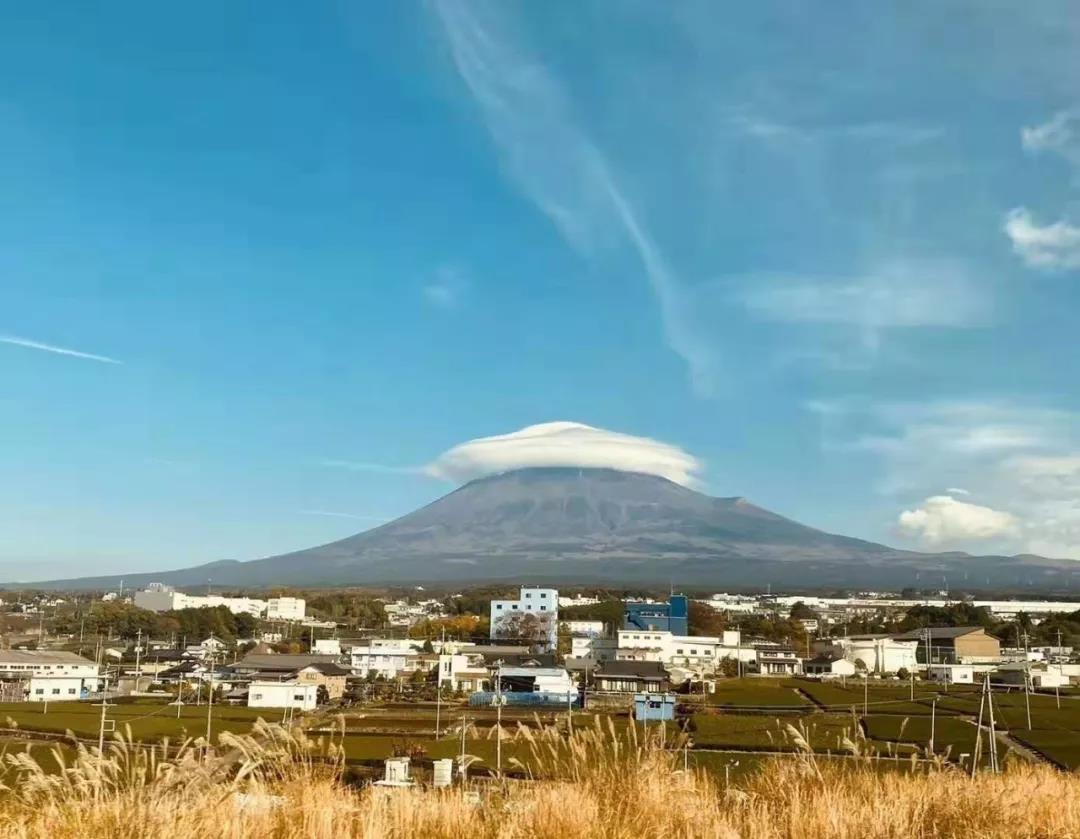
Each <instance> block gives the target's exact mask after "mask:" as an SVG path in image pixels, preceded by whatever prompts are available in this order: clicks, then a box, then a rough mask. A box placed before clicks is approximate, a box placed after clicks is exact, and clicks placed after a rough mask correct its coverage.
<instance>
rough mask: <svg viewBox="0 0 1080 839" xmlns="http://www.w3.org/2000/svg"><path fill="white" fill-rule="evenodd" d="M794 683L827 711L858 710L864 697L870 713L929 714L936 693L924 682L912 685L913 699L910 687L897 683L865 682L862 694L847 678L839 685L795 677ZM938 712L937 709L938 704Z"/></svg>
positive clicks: (856, 684)
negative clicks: (867, 683)
mask: <svg viewBox="0 0 1080 839" xmlns="http://www.w3.org/2000/svg"><path fill="white" fill-rule="evenodd" d="M795 684H797V685H798V688H799V690H801V691H804V692H805V693H806V694H808V695H809V696H810V697H812V698H813V699H814V701H815V702H817V703H819V704H820V705H822V706H824V707H825V708H826V709H827V710H830V711H843V710H845V709H849V708H852V707H854V708H855V710H856V711H857V712H859V713H862V709H863V702H864V699H865V702H866V707H867V709H868V710H869V711H870V713H882V714H903V715H905V716H920V715H923V714H926V715H929V713H930V702H931V700H932V699H933V698H934V697H936V696H937V692H936V690H931V689H928V688H927V687H926V686H925V685H916V687H915V700H914V701H912V700H911V688H910V687H908V686H906V685H905V686H902V687H901V686H899V685H880V684H878V685H876V684H873V683H871V684H869V685H867V686H866V692H865V695H864V693H863V685H862V684H861V682H860V683H855V682H854V680H849V681H848V684H847V685H846V686H845V685H842V684H838V683H836V682H816V681H811V680H809V679H807V680H799V681H798V682H796V683H795ZM938 712H939V713H941V708H940V707H939V709H938Z"/></svg>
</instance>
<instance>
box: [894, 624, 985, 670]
mask: <svg viewBox="0 0 1080 839" xmlns="http://www.w3.org/2000/svg"><path fill="white" fill-rule="evenodd" d="M896 639H897V640H900V641H916V642H917V643H918V648H917V655H918V659H919V661H920V662H921V663H923V664H926V663H930V664H996V663H997V662H999V661H1001V642H1000V641H999V640H998V639H997V638H995V637H994V636H993V635H988V634H987V633H986V630H985V629H983V628H982V627H981V626H931V627H927V628H925V629H916V630H912V631H911V632H907V633H905V634H903V635H897V636H896Z"/></svg>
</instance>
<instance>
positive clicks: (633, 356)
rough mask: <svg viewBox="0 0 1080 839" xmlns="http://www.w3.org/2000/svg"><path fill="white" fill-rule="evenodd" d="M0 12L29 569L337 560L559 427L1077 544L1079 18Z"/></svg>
mask: <svg viewBox="0 0 1080 839" xmlns="http://www.w3.org/2000/svg"><path fill="white" fill-rule="evenodd" d="M39 6H40V4H39ZM2 15H3V17H2V24H3V25H2V26H0V40H2V47H3V48H2V49H0V68H2V74H3V78H4V79H5V84H4V89H3V91H2V93H0V183H3V185H4V188H3V189H2V190H0V221H2V224H0V473H2V474H3V477H4V480H3V482H2V483H0V579H31V578H42V577H49V576H60V575H69V574H81V573H86V574H91V573H107V572H123V571H127V570H131V571H135V570H149V569H154V568H167V567H180V566H184V565H191V564H196V563H199V562H204V561H209V560H213V559H219V558H224V557H231V558H240V559H249V558H256V557H259V556H265V555H268V554H273V553H279V552H283V551H286V550H290V549H295V548H300V547H305V546H308V545H312V544H316V543H319V542H323V541H329V540H331V539H334V538H338V537H342V536H345V535H348V534H350V533H353V532H356V531H358V530H362V529H366V528H367V527H370V526H373V525H375V524H377V523H379V522H382V521H386V520H388V519H390V518H392V517H394V516H396V515H399V514H402V513H405V512H408V511H409V510H411V509H413V508H414V507H415V506H418V505H419V504H421V503H424V502H427V501H429V500H431V499H433V498H434V497H437V496H438V495H439V494H441V493H443V492H445V491H447V490H448V489H450V488H452V487H453V486H454V480H460V479H463V475H465V473H463V472H461V471H460V470H459V471H454V470H447V469H440V468H438V464H439V463H440V462H442V461H440V460H439V458H440V456H441V455H442V454H443V453H444V452H447V451H448V450H450V449H452V448H453V447H455V446H458V445H460V444H462V443H464V442H465V441H468V440H471V439H474V438H480V437H488V436H491V435H504V434H508V433H511V432H515V431H516V430H518V429H521V428H523V427H526V426H531V425H534V424H538V423H548V422H552V421H571V422H578V423H584V424H587V425H589V426H593V427H596V428H599V429H609V430H611V431H614V432H619V433H621V434H624V435H633V436H635V437H642V438H649V440H652V441H659V442H662V443H663V444H665V445H666V446H668V447H670V448H672V449H676V450H677V451H678V452H679V453H680V455H679V456H685V457H686V458H690V459H691V460H692V461H693V464H694V469H693V471H694V473H695V476H694V481H695V482H696V485H699V486H701V487H703V488H704V489H706V490H707V491H709V492H711V493H713V494H717V495H744V496H747V497H749V498H751V499H752V500H754V501H756V502H757V503H759V504H761V505H763V506H766V507H769V508H771V509H774V510H776V511H778V512H781V513H783V514H786V515H789V516H792V517H794V518H797V519H799V520H801V521H804V522H806V523H808V524H812V525H815V526H819V527H822V528H825V529H829V530H833V531H836V532H843V533H846V534H850V535H857V536H863V537H866V538H871V539H875V540H880V541H887V542H889V543H891V544H898V545H905V546H909V547H925V548H929V549H939V548H960V549H968V550H972V551H979V552H985V551H990V550H994V551H998V550H1003V551H1008V552H1010V553H1013V552H1022V551H1037V552H1041V553H1044V554H1048V555H1054V556H1069V557H1074V558H1080V501H1078V499H1080V423H1078V421H1077V420H1078V418H1080V389H1078V388H1077V387H1076V382H1077V380H1078V374H1080V351H1078V345H1077V338H1076V329H1077V316H1078V314H1080V110H1078V109H1080V101H1078V94H1077V90H1078V89H1080V88H1078V81H1080V21H1078V20H1077V18H1076V16H1075V14H1071V13H1070V12H1069V4H1068V3H1065V2H1061V3H1052V2H1048V3H1042V4H1038V5H1037V6H1035V7H1031V8H1025V9H1024V11H1023V14H1019V13H1017V12H1015V11H1014V7H1013V6H1012V4H1008V3H1004V2H1001V3H998V2H985V0H980V2H970V3H967V2H952V3H934V4H906V5H904V6H903V7H902V8H892V9H889V8H883V7H881V6H880V5H879V4H865V3H854V2H852V3H843V2H841V3H831V4H824V5H823V4H819V3H763V4H755V5H754V7H753V8H749V7H747V8H743V9H739V10H731V9H729V10H726V11H725V12H724V14H723V15H721V14H719V13H718V11H717V7H716V5H715V4H714V3H708V2H683V3H678V4H656V3H652V2H625V3H618V4H611V3H605V2H593V3H589V2H586V3H578V2H575V3H569V2H566V3H545V4H535V3H507V2H503V3H467V2H430V3H417V4H364V5H363V7H359V6H355V5H349V4H337V5H327V6H325V7H319V8H312V7H303V8H301V7H300V6H297V5H296V4H287V3H260V4H254V3H251V4H232V5H230V7H229V8H228V10H222V9H221V8H220V4H210V3H193V4H186V5H185V6H184V7H183V8H182V9H180V8H177V9H169V10H165V9H162V8H154V7H152V4H151V5H147V4H134V3H116V4H110V5H109V7H108V8H106V9H100V8H99V9H94V10H91V9H88V8H82V7H80V6H79V5H78V4H48V5H46V6H44V7H40V8H38V7H34V8H30V7H26V8H21V9H15V8H8V9H5V10H4V11H3V13H2ZM57 349H62V350H67V351H71V352H73V353H75V354H70V353H61V352H56V351H55V350H57ZM590 439H593V438H587V439H585V443H586V444H587V443H589V440H590ZM652 445H653V444H652V443H648V442H643V443H641V446H643V447H645V449H649V447H650V446H652ZM468 451H470V452H471V451H472V450H471V449H470V450H468ZM650 451H651V449H650ZM664 451H665V452H666V451H668V450H667V449H665V450H664ZM665 456H666V455H665ZM634 462H641V461H634ZM432 464H435V466H432ZM425 467H427V468H425ZM680 468H681V467H680ZM448 479H449V480H448Z"/></svg>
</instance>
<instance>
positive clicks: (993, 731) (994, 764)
mask: <svg viewBox="0 0 1080 839" xmlns="http://www.w3.org/2000/svg"><path fill="white" fill-rule="evenodd" d="M986 708H987V710H988V711H989V715H990V769H991V771H992V772H994V773H995V774H997V772H998V771H1000V770H999V767H998V750H997V728H996V727H995V725H994V694H993V691H991V690H990V674H989V673H987V674H986ZM1030 725H1031V724H1030V723H1028V726H1029V730H1030Z"/></svg>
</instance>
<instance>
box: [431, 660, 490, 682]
mask: <svg viewBox="0 0 1080 839" xmlns="http://www.w3.org/2000/svg"><path fill="white" fill-rule="evenodd" d="M438 678H439V686H440V687H447V686H449V687H450V689H451V690H466V691H477V690H483V689H484V687H485V686H486V685H487V684H488V681H489V672H488V668H487V666H486V665H485V664H484V657H483V656H480V655H468V654H465V653H443V654H441V655H440V656H439V670H438Z"/></svg>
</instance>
